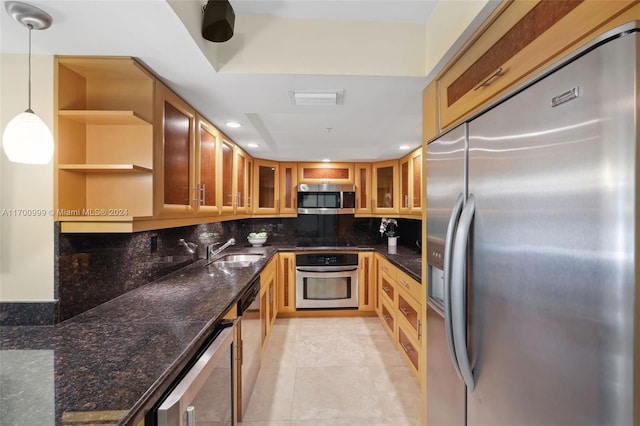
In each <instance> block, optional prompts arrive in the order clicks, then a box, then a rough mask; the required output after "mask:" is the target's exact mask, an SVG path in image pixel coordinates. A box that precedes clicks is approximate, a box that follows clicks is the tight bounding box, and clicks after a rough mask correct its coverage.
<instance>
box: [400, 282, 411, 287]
mask: <svg viewBox="0 0 640 426" xmlns="http://www.w3.org/2000/svg"><path fill="white" fill-rule="evenodd" d="M400 284H402V285H403V286H405V287H409V284H408V283H407V282H406V281H402V280H400Z"/></svg>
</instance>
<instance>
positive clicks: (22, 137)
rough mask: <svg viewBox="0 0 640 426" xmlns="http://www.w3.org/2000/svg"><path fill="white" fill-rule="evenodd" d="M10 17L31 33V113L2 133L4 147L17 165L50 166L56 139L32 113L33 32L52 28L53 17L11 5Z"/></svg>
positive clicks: (32, 8) (17, 118)
mask: <svg viewBox="0 0 640 426" xmlns="http://www.w3.org/2000/svg"><path fill="white" fill-rule="evenodd" d="M5 8H6V10H7V13H9V15H10V16H11V17H12V18H13V19H14V20H16V21H17V22H19V23H20V24H22V25H24V26H25V27H27V28H28V29H29V78H28V84H29V86H28V87H29V104H28V107H27V110H26V111H25V112H22V113H20V114H18V115H16V116H15V117H14V118H13V119H12V120H11V121H10V122H9V124H7V127H5V129H4V132H3V133H2V147H3V149H4V152H5V154H6V155H7V158H9V160H10V161H12V162H14V163H24V164H47V163H49V162H50V161H51V157H52V156H53V137H52V136H51V131H50V130H49V128H48V127H47V125H46V124H45V123H44V121H42V119H41V118H40V117H38V116H37V115H36V114H35V113H34V112H33V111H32V110H31V30H34V29H35V30H44V29H46V28H49V27H50V26H51V22H52V19H51V16H49V15H48V14H47V13H46V12H44V11H42V10H41V9H38V8H37V7H35V6H31V5H29V4H26V3H21V2H16V1H8V2H6V3H5Z"/></svg>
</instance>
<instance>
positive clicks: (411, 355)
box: [396, 326, 420, 379]
mask: <svg viewBox="0 0 640 426" xmlns="http://www.w3.org/2000/svg"><path fill="white" fill-rule="evenodd" d="M396 342H397V343H398V346H399V347H400V353H401V354H402V355H403V357H404V358H405V360H407V362H408V364H409V366H410V367H412V370H413V372H414V374H416V375H418V372H419V371H420V352H419V346H418V345H417V344H416V343H415V342H414V340H413V339H411V338H410V337H409V336H408V333H406V332H405V331H404V328H403V327H402V326H398V338H397V340H396ZM418 379H420V377H419V376H418Z"/></svg>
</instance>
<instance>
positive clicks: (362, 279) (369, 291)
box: [358, 253, 375, 311]
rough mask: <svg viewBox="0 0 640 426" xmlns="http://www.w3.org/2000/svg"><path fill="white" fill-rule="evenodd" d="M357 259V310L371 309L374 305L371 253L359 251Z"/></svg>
mask: <svg viewBox="0 0 640 426" xmlns="http://www.w3.org/2000/svg"><path fill="white" fill-rule="evenodd" d="M358 260H359V266H358V291H359V294H358V299H359V303H358V310H360V311H373V310H374V306H375V300H374V299H375V293H374V288H375V286H374V285H373V283H374V276H373V275H374V274H373V253H360V254H358Z"/></svg>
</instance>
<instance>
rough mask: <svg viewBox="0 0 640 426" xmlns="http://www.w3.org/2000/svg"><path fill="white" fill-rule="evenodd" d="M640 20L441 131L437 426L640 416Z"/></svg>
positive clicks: (436, 235) (433, 234) (430, 254)
mask: <svg viewBox="0 0 640 426" xmlns="http://www.w3.org/2000/svg"><path fill="white" fill-rule="evenodd" d="M631 28H633V27H632V26H630V25H629V26H626V27H625V28H621V29H619V30H617V31H612V32H610V33H607V34H606V35H605V36H603V37H602V38H601V39H599V40H597V41H596V42H594V43H592V44H591V45H589V46H588V47H586V48H583V49H582V50H581V51H580V52H576V53H574V54H573V55H572V56H570V57H568V58H566V59H565V60H563V61H562V63H560V64H557V65H556V66H554V67H552V68H550V69H548V70H547V71H545V73H544V74H543V75H541V76H539V77H538V78H536V79H532V80H531V81H530V82H529V83H528V84H527V85H526V86H523V87H522V88H520V89H519V90H518V91H517V92H516V93H513V94H511V95H510V96H509V97H507V98H505V99H503V100H501V101H500V102H498V103H496V104H495V105H492V106H491V108H490V109H488V110H486V111H484V112H482V113H481V114H479V115H477V116H475V117H473V118H472V119H470V120H469V121H468V122H467V123H464V124H462V125H460V126H458V127H457V128H455V129H453V130H451V131H450V132H448V133H446V134H444V135H442V136H441V137H439V138H438V139H436V140H434V141H432V142H430V143H429V144H428V146H427V155H426V176H427V233H428V239H427V261H428V264H429V267H428V283H429V284H428V293H429V297H428V307H427V425H428V426H435V425H447V426H450V425H452V426H462V425H470V426H479V425H491V426H502V425H504V426H512V425H517V426H526V425H532V426H550V425H562V426H569V425H594V426H596V425H598V426H600V425H632V424H638V423H640V413H638V410H640V407H638V406H635V407H634V402H635V404H636V405H637V403H638V401H639V399H638V386H639V384H640V383H639V382H640V379H639V377H640V373H639V372H638V367H640V366H639V365H638V364H636V362H637V361H638V360H639V355H638V352H640V344H639V343H638V336H639V333H638V328H637V326H638V322H639V313H638V312H639V308H638V303H639V302H640V297H639V296H638V293H637V292H636V283H637V281H638V274H637V271H636V260H637V259H636V258H637V247H638V241H639V239H638V237H637V228H636V225H637V224H638V223H640V222H639V217H638V199H637V195H638V193H637V186H636V185H637V182H638V179H639V177H638V175H639V174H640V169H639V168H638V157H639V151H638V149H637V144H638V127H637V126H638V119H639V118H640V117H639V115H638V112H639V111H638V107H637V105H638V91H639V90H640V86H639V83H640V81H639V80H638V62H639V59H640V58H639V56H638V52H639V51H640V43H639V41H640V40H639V39H638V37H639V36H638V33H636V32H635V30H630V29H631ZM629 30H630V31H629Z"/></svg>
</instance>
